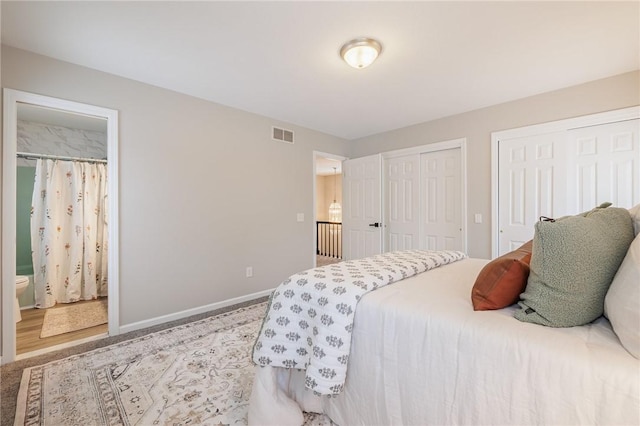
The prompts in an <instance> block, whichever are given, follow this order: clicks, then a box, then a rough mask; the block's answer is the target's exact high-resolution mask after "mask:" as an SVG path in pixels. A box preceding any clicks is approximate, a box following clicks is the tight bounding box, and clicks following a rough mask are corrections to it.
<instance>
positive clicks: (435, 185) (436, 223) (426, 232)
mask: <svg viewBox="0 0 640 426" xmlns="http://www.w3.org/2000/svg"><path fill="white" fill-rule="evenodd" d="M460 160H461V150H460V149H459V148H455V149H446V150H442V151H433V152H429V153H424V154H420V174H421V181H420V192H421V212H420V218H421V221H422V226H421V227H422V230H421V234H422V238H421V239H420V245H421V248H423V249H426V250H463V249H464V247H463V239H462V236H463V232H462V226H463V225H462V207H461V206H462V169H461V167H460V164H461V161H460Z"/></svg>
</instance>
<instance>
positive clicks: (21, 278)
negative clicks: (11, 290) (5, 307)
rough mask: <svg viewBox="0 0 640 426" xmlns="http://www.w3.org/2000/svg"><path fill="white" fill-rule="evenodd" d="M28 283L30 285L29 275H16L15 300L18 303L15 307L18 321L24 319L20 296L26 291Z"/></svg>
mask: <svg viewBox="0 0 640 426" xmlns="http://www.w3.org/2000/svg"><path fill="white" fill-rule="evenodd" d="M28 285H29V277H27V276H25V275H18V276H16V302H15V303H16V304H15V306H14V308H13V309H14V310H13V312H14V316H15V319H16V322H20V321H22V315H20V303H18V298H19V297H20V296H21V295H22V293H24V291H25V290H26V289H27V286H28Z"/></svg>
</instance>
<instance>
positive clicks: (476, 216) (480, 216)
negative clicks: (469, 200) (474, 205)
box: [474, 213, 482, 223]
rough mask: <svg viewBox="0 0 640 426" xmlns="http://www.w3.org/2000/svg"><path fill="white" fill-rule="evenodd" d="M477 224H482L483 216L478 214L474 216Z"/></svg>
mask: <svg viewBox="0 0 640 426" xmlns="http://www.w3.org/2000/svg"><path fill="white" fill-rule="evenodd" d="M474 222H475V223H482V215H481V214H480V213H476V214H475V216H474Z"/></svg>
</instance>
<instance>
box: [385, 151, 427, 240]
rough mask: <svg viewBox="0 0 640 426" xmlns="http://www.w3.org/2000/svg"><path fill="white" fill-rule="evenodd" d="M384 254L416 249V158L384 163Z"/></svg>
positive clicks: (418, 222)
mask: <svg viewBox="0 0 640 426" xmlns="http://www.w3.org/2000/svg"><path fill="white" fill-rule="evenodd" d="M385 171H386V173H385V182H386V197H385V216H384V217H385V228H384V229H385V251H395V250H409V249H417V248H419V242H420V202H419V200H420V154H413V155H408V156H403V157H396V158H389V159H387V160H385Z"/></svg>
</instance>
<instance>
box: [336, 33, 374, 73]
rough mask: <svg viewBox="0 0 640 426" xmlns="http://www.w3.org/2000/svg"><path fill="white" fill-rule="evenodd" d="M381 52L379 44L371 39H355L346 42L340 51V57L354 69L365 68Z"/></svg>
mask: <svg viewBox="0 0 640 426" xmlns="http://www.w3.org/2000/svg"><path fill="white" fill-rule="evenodd" d="M380 52H382V46H381V45H380V43H379V42H378V41H376V40H374V39H372V38H366V37H361V38H356V39H354V40H351V41H348V42H347V43H345V45H344V46H342V49H340V56H341V57H342V59H344V61H345V62H346V63H347V64H349V65H351V66H352V67H354V68H358V69H361V68H366V67H368V66H369V65H371V64H372V63H373V61H375V60H376V58H377V57H378V55H380Z"/></svg>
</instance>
